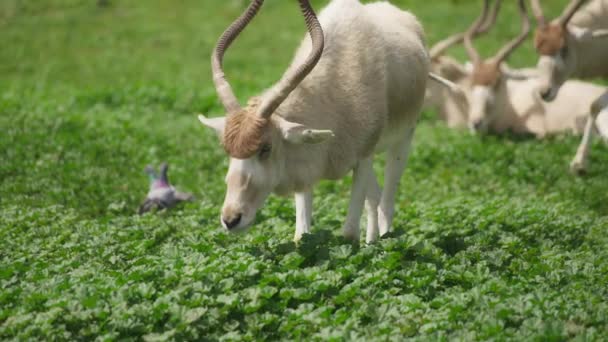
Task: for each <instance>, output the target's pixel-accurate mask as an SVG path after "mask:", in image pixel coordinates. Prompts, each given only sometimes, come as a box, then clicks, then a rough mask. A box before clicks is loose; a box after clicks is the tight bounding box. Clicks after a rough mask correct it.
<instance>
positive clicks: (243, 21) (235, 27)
mask: <svg viewBox="0 0 608 342" xmlns="http://www.w3.org/2000/svg"><path fill="white" fill-rule="evenodd" d="M263 4H264V0H252V1H251V4H250V5H249V7H247V9H246V10H245V12H243V14H241V16H240V17H238V18H237V19H236V20H235V21H234V22H233V23H232V24H231V25H230V26H229V27H228V28H227V29H226V31H224V33H223V34H222V35H221V37H220V39H219V40H218V42H217V44H216V45H215V49H214V50H213V55H212V56H211V70H212V71H213V82H214V83H215V89H216V91H217V94H218V96H219V97H220V100H221V101H222V104H223V105H224V108H225V109H226V111H227V112H228V113H233V112H236V111H238V110H239V109H240V108H241V105H240V104H239V101H238V100H237V98H236V96H235V95H234V92H233V91H232V88H231V87H230V84H229V83H228V80H226V75H224V70H223V69H222V64H223V61H224V53H225V52H226V50H227V49H228V48H229V47H230V44H232V42H233V41H234V39H235V38H236V37H237V36H238V35H239V34H240V33H241V32H242V31H243V29H245V27H246V26H247V25H248V24H249V22H250V21H251V20H252V19H253V18H254V17H255V15H256V14H257V13H258V11H259V10H260V7H262V5H263Z"/></svg>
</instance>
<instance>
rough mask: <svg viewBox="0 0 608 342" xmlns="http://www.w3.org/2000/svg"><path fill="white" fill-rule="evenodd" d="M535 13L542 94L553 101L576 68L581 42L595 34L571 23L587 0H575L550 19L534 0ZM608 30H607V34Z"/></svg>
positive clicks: (532, 0) (537, 1)
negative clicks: (578, 44)
mask: <svg viewBox="0 0 608 342" xmlns="http://www.w3.org/2000/svg"><path fill="white" fill-rule="evenodd" d="M531 2H532V10H533V12H534V17H535V18H536V21H537V23H538V27H537V28H536V32H535V34H534V47H535V48H536V52H537V53H538V55H539V56H540V58H539V60H538V69H539V73H540V86H539V88H538V92H539V95H540V96H541V97H542V98H543V100H545V101H553V100H554V99H555V97H556V96H557V93H558V91H559V89H560V87H561V86H562V85H563V84H564V82H565V81H566V80H568V78H570V77H571V76H572V74H573V73H574V72H575V70H576V65H577V57H578V56H577V49H576V48H573V47H574V46H576V45H577V42H581V41H585V40H590V39H593V38H595V35H594V33H593V32H592V31H590V30H587V29H584V28H580V27H576V26H573V25H568V23H569V22H570V19H572V17H573V16H574V14H576V12H577V11H578V10H579V9H580V8H581V7H582V5H583V4H584V3H585V0H572V1H570V4H569V5H568V6H567V7H566V9H565V10H564V12H563V13H562V15H561V16H560V17H558V18H556V19H555V20H552V21H551V22H547V20H546V19H545V16H544V15H543V11H542V7H541V5H540V1H539V0H531ZM605 34H606V33H605V32H604V34H603V35H605Z"/></svg>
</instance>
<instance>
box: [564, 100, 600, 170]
mask: <svg viewBox="0 0 608 342" xmlns="http://www.w3.org/2000/svg"><path fill="white" fill-rule="evenodd" d="M600 113H602V114H603V113H608V91H607V92H605V93H604V94H603V95H602V96H601V97H600V98H599V99H597V100H596V101H595V102H593V104H592V105H591V113H590V114H591V115H589V118H588V119H587V124H586V125H585V131H584V132H583V138H582V139H581V143H580V145H579V146H578V149H577V150H576V155H575V156H574V159H573V160H572V162H571V163H570V170H571V171H572V172H573V173H576V174H580V173H584V172H585V171H586V170H587V162H588V161H587V159H588V156H589V148H590V147H591V138H592V136H593V128H594V127H595V120H596V119H597V117H598V116H599V115H600ZM603 115H605V114H603Z"/></svg>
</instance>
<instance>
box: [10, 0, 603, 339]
mask: <svg viewBox="0 0 608 342" xmlns="http://www.w3.org/2000/svg"><path fill="white" fill-rule="evenodd" d="M112 2H113V5H112V6H111V7H109V8H103V9H100V8H97V7H96V6H95V5H94V1H84V0H46V1H33V0H28V1H21V0H4V1H2V2H0V41H1V42H2V48H1V49H0V75H1V76H0V339H3V340H6V339H9V340H10V339H18V340H36V339H44V340H91V339H93V338H97V339H99V340H117V339H121V340H123V339H128V340H140V339H142V338H143V339H146V340H164V339H176V340H183V339H200V340H217V339H225V340H240V339H245V340H253V339H301V340H311V339H317V340H325V339H333V340H342V339H347V340H352V339H366V340H368V339H375V340H387V339H395V340H401V339H402V338H403V337H410V338H413V339H417V340H424V341H426V340H452V339H461V340H466V341H469V340H485V339H498V340H503V339H513V340H518V341H520V340H543V341H545V340H553V341H559V340H564V339H569V338H575V339H578V340H601V339H602V338H605V336H606V334H608V303H607V302H606V298H608V287H607V286H606V284H608V237H607V236H608V235H607V234H606V229H607V227H608V216H607V214H608V193H607V191H606V190H607V189H608V180H607V179H606V177H605V175H606V174H607V173H608V153H606V152H607V149H606V147H605V146H604V145H603V144H601V143H599V142H597V143H595V144H594V146H593V150H592V155H591V163H592V164H591V165H592V166H591V169H590V173H589V174H588V175H586V176H585V177H582V178H577V177H573V176H571V175H570V174H569V173H568V171H567V165H568V162H569V160H570V158H571V157H572V155H573V153H574V151H575V149H576V146H577V144H578V141H579V139H578V138H577V137H573V136H568V135H564V136H558V137H554V138H551V139H547V140H544V141H536V140H527V139H522V138H519V137H512V136H501V137H475V136H471V135H470V134H468V133H466V132H460V131H452V130H449V129H447V128H446V127H445V126H444V125H443V124H442V123H440V122H437V121H436V120H435V119H434V116H433V115H432V113H425V115H424V119H423V120H422V122H421V123H420V125H419V128H418V130H417V132H416V137H415V147H414V150H413V153H412V155H411V158H410V164H409V167H408V169H407V171H406V174H405V176H404V177H403V180H402V186H401V188H400V191H399V195H398V202H397V203H398V208H397V213H396V217H395V226H396V231H395V232H394V233H393V234H392V236H391V237H389V238H386V239H383V240H382V241H380V242H379V243H377V244H375V245H373V246H361V247H354V246H351V245H350V244H346V243H344V242H343V241H342V240H341V239H340V238H339V235H340V231H339V227H340V225H341V223H342V220H343V219H344V216H345V211H346V207H347V201H348V192H349V190H348V189H349V182H350V180H349V179H348V178H347V179H345V180H343V181H339V182H322V183H321V184H320V185H319V186H318V187H317V189H316V191H315V202H314V204H315V211H314V233H313V234H312V235H309V236H305V238H304V240H303V242H302V243H301V244H300V245H298V246H295V245H294V244H293V243H291V242H290V241H291V237H292V235H293V231H294V212H293V204H292V201H291V200H290V199H283V198H277V197H271V198H270V199H269V200H268V201H267V204H266V206H265V207H264V208H263V210H261V212H260V213H259V214H258V219H257V223H256V225H255V226H254V227H253V228H252V229H251V231H250V232H248V233H246V234H240V235H236V236H233V235H227V234H226V233H224V232H223V231H222V229H221V228H220V227H219V224H218V216H219V207H220V205H221V202H222V200H223V192H224V184H223V176H224V173H225V171H226V166H227V160H226V157H225V156H224V153H223V151H222V149H221V148H220V146H219V145H218V143H217V139H216V138H215V136H214V135H213V133H212V132H210V131H209V130H206V129H204V128H203V127H201V125H200V124H198V123H197V121H196V118H195V116H194V115H193V113H196V112H206V113H210V114H211V115H219V114H221V107H220V105H219V103H218V101H217V98H216V96H215V91H214V89H213V86H212V84H211V79H210V73H209V69H210V67H209V53H210V51H211V47H212V45H213V43H214V41H215V39H216V38H217V36H218V35H219V34H220V33H221V31H222V30H223V29H224V27H225V25H226V24H227V23H228V22H229V20H231V19H233V18H234V17H235V16H236V15H237V14H238V12H239V11H240V10H241V9H242V4H243V3H245V1H237V0H231V1H211V0H204V1H201V0H196V1H195V0H183V1H170V0H148V1H119V0H115V1H112ZM394 2H395V3H398V4H399V5H400V6H402V7H403V8H409V9H411V10H412V11H413V12H415V13H416V14H417V15H418V16H419V17H420V18H421V20H422V22H423V23H424V25H425V27H426V29H427V32H428V37H429V40H430V41H431V42H434V41H436V40H438V39H440V38H441V37H444V36H445V35H447V34H450V33H453V32H455V31H456V30H463V29H464V28H465V27H466V26H467V25H468V23H469V22H470V21H471V20H472V19H473V17H474V16H475V15H476V13H477V6H478V5H477V2H473V1H441V2H439V1H428V0H427V1H423V0H410V1H406V0H403V1H394ZM566 2H567V1H565V0H560V1H551V6H552V8H548V9H547V11H548V12H550V13H553V14H555V13H557V12H559V8H560V7H561V6H562V5H563V4H564V3H566ZM323 3H324V1H314V5H315V7H316V8H320V6H321V5H322V4H323ZM545 3H547V2H545ZM512 7H514V6H512V4H509V5H506V6H505V12H503V15H502V16H501V18H500V21H499V25H498V27H497V28H496V29H495V30H493V31H492V33H491V34H490V35H489V36H487V37H484V38H483V39H481V40H480V41H479V42H478V46H479V48H480V50H481V51H482V52H484V54H487V55H490V54H491V53H492V51H496V49H497V48H498V47H499V45H500V43H502V42H504V41H505V40H506V39H509V38H510V37H512V36H513V35H514V34H516V33H517V31H518V22H517V21H514V20H512V18H513V14H514V13H515V11H514V9H513V8H512ZM303 32H304V29H303V26H302V23H301V20H299V19H298V16H297V10H296V6H294V5H293V4H291V2H288V1H268V4H267V5H266V6H265V9H264V10H263V11H262V13H261V15H260V18H259V20H256V21H255V22H254V24H253V25H252V26H251V27H250V28H248V29H247V31H246V34H244V35H243V37H242V39H240V40H239V41H238V43H237V44H236V45H235V47H234V48H233V49H232V50H231V51H230V52H229V55H228V58H227V64H226V69H227V72H228V74H229V77H230V79H231V80H232V83H233V85H234V86H235V89H236V92H237V94H238V95H239V97H240V98H241V99H242V100H244V99H246V98H247V97H248V96H251V95H253V94H255V93H256V92H258V91H260V90H261V89H263V88H264V87H267V86H269V85H270V84H272V82H273V81H274V80H276V79H277V78H278V77H279V76H280V74H281V72H282V71H283V69H284V68H285V66H286V65H287V63H288V62H289V59H290V57H291V54H292V52H293V50H294V48H295V47H296V45H297V43H298V41H299V40H300V38H301V36H302V34H303ZM453 53H454V55H456V56H458V57H459V58H461V59H463V58H464V53H463V50H462V49H461V48H457V49H454V52H453ZM534 63H535V57H534V54H533V51H532V48H531V43H527V44H526V45H525V46H524V47H522V48H521V49H520V50H519V51H518V52H517V53H516V54H515V55H514V56H513V58H512V59H511V64H512V65H515V66H529V65H533V64H534ZM165 160H166V161H168V162H169V163H170V165H171V171H170V172H171V174H170V175H171V178H172V180H173V181H174V182H175V183H176V184H178V185H179V186H180V187H181V188H182V189H184V190H189V191H192V192H194V193H195V195H196V197H197V201H196V202H193V203H188V204H186V205H184V206H182V207H180V208H179V209H177V210H174V211H171V212H166V213H157V214H153V215H144V216H137V215H135V211H136V208H137V205H138V204H139V201H140V200H141V199H142V197H143V196H144V195H145V193H146V191H147V185H148V184H147V183H148V181H147V179H146V177H145V175H144V174H143V170H142V169H143V167H144V166H145V165H146V164H147V163H155V164H157V163H159V162H161V161H165ZM381 165H382V160H379V161H378V164H377V165H376V166H377V167H378V168H380V167H381Z"/></svg>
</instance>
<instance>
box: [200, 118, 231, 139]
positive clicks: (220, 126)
mask: <svg viewBox="0 0 608 342" xmlns="http://www.w3.org/2000/svg"><path fill="white" fill-rule="evenodd" d="M198 121H200V122H201V123H202V124H203V125H205V126H207V127H209V128H211V129H213V130H214V131H215V133H216V134H217V135H218V137H220V138H221V137H223V136H224V127H225V126H226V117H225V116H222V117H219V118H207V117H205V116H204V115H202V114H199V115H198Z"/></svg>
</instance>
